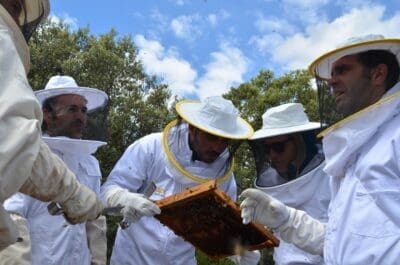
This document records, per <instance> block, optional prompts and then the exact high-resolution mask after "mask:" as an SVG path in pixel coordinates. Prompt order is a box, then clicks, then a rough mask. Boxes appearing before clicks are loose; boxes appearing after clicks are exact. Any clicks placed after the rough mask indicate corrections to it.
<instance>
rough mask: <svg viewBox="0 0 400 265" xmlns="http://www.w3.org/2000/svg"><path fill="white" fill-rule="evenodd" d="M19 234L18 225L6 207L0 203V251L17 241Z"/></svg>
mask: <svg viewBox="0 0 400 265" xmlns="http://www.w3.org/2000/svg"><path fill="white" fill-rule="evenodd" d="M18 235H19V234H18V229H17V225H16V224H15V223H14V221H13V220H12V219H11V217H10V214H9V213H8V212H7V211H6V210H5V209H4V207H3V204H0V251H1V250H3V249H5V248H6V247H7V246H9V245H11V244H13V243H15V242H17V239H18Z"/></svg>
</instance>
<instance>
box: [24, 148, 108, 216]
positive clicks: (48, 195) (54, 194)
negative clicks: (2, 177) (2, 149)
mask: <svg viewBox="0 0 400 265" xmlns="http://www.w3.org/2000/svg"><path fill="white" fill-rule="evenodd" d="M20 192H22V193H25V194H27V195H30V196H32V197H34V198H36V199H39V200H41V201H53V202H57V203H59V204H60V205H61V206H62V208H63V210H64V215H65V217H66V219H67V220H68V221H69V222H70V223H72V224H76V223H82V222H86V221H90V220H94V219H96V218H97V217H99V215H100V213H101V211H102V210H103V208H104V206H103V204H102V202H101V201H100V199H99V198H98V197H97V196H96V194H95V193H94V192H93V191H92V190H90V189H89V188H87V187H86V186H85V185H83V184H80V183H79V182H78V181H77V180H76V178H75V175H74V174H73V173H72V172H71V171H70V170H69V169H68V168H67V166H66V165H65V164H64V162H63V161H62V160H61V159H60V158H59V157H58V156H56V155H55V154H53V153H52V152H51V151H50V149H49V148H48V146H47V145H46V144H45V143H43V142H41V144H40V150H39V154H38V156H37V158H36V160H35V162H34V164H33V168H32V173H31V175H30V176H29V177H28V179H27V180H26V181H25V183H24V184H23V185H22V186H21V188H20Z"/></svg>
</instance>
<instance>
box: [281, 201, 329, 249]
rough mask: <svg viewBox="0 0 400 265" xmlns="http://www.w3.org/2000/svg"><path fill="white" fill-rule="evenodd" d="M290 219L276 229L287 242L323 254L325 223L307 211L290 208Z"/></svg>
mask: <svg viewBox="0 0 400 265" xmlns="http://www.w3.org/2000/svg"><path fill="white" fill-rule="evenodd" d="M288 210H289V213H290V214H289V219H288V220H287V222H286V223H284V224H282V225H281V226H279V227H278V228H277V229H276V230H277V231H279V233H280V236H281V238H282V239H283V240H285V241H286V242H290V243H292V244H294V245H295V246H297V247H298V248H300V249H302V250H304V251H306V252H308V253H311V254H314V255H321V256H322V255H323V252H324V240H325V224H324V223H321V222H320V221H318V220H316V219H314V218H312V217H311V216H310V215H308V214H307V213H306V212H303V211H301V210H296V209H294V208H289V207H288Z"/></svg>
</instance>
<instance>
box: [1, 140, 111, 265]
mask: <svg viewBox="0 0 400 265" xmlns="http://www.w3.org/2000/svg"><path fill="white" fill-rule="evenodd" d="M43 139H44V141H45V142H46V143H47V144H48V145H49V146H50V147H51V149H52V151H53V152H54V153H56V154H57V155H58V156H59V157H60V158H61V159H62V160H63V161H64V162H65V163H66V164H67V165H68V167H69V168H70V169H71V170H72V172H74V173H75V174H76V177H77V179H78V181H79V182H80V183H82V184H84V185H86V186H87V187H89V188H90V189H91V190H93V191H95V192H96V194H100V181H101V172H100V168H99V163H98V161H97V160H96V158H95V157H94V156H92V155H91V154H92V153H94V152H95V151H96V150H97V148H98V147H99V146H101V145H104V144H105V143H103V142H97V141H86V140H76V139H69V138H64V137H63V138H59V137H43ZM47 205H48V203H45V202H41V201H39V200H36V199H34V198H32V197H29V196H26V195H24V194H21V193H17V194H15V195H14V196H12V197H11V198H9V199H8V200H6V202H5V208H6V209H7V210H8V211H9V212H13V213H17V214H19V215H20V216H22V217H24V218H26V219H27V221H28V227H29V233H30V240H31V256H32V261H31V264H33V265H77V264H79V265H81V264H82V265H89V264H91V252H90V250H89V247H88V240H89V239H90V236H89V235H88V234H87V232H86V226H87V223H82V224H77V225H71V224H69V223H67V222H66V220H65V218H64V217H63V216H62V215H59V216H51V215H50V214H49V213H48V211H47ZM92 222H98V220H95V221H92ZM103 222H104V220H103ZM88 223H90V222H88ZM104 225H105V224H104ZM93 233H94V234H96V235H95V236H97V238H96V240H97V241H98V242H97V243H98V245H99V244H100V246H98V245H95V246H93V247H96V246H98V247H100V248H101V250H102V252H103V253H102V254H103V255H104V258H103V261H102V263H99V264H104V265H105V262H106V253H105V250H106V231H105V227H102V228H101V229H99V230H98V231H95V232H93ZM25 240H26V239H25ZM16 244H19V243H16ZM7 251H8V249H6V250H5V252H7ZM2 254H4V253H2ZM0 257H1V255H0ZM15 262H17V261H15ZM0 263H1V262H0ZM17 263H18V262H17ZM17 263H15V264H17Z"/></svg>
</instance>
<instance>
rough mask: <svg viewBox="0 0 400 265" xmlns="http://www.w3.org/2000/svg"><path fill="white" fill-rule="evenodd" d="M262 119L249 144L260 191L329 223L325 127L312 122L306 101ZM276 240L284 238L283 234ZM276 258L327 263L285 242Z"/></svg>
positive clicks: (277, 260)
mask: <svg viewBox="0 0 400 265" xmlns="http://www.w3.org/2000/svg"><path fill="white" fill-rule="evenodd" d="M262 121H263V125H262V128H261V129H259V130H257V131H256V132H255V133H254V135H253V136H252V137H251V138H250V141H249V144H250V146H251V148H252V151H253V154H254V159H255V161H256V170H257V178H256V180H255V184H254V185H255V187H256V188H257V189H258V190H260V191H262V192H265V193H266V194H268V195H270V196H273V197H274V198H276V199H278V200H280V201H281V202H282V203H285V204H286V205H288V206H290V207H293V208H296V209H299V210H303V211H305V212H307V213H308V214H309V215H310V216H312V217H314V218H316V219H318V220H320V221H322V222H326V221H327V210H328V204H329V198H330V190H329V177H328V176H327V175H326V174H325V173H324V172H323V171H322V168H323V166H324V156H323V154H322V150H321V146H320V145H319V144H317V141H316V137H315V130H316V129H319V128H320V125H321V124H320V123H319V122H310V121H309V119H308V117H307V114H306V113H305V112H304V107H303V105H302V104H300V103H287V104H282V105H279V106H276V107H272V108H269V109H267V111H266V112H265V113H264V114H263V116H262ZM276 236H277V237H278V238H280V236H279V232H277V233H276ZM273 258H274V262H275V264H277V265H288V264H323V257H322V256H321V255H312V254H310V253H307V252H305V251H303V250H301V249H299V248H297V247H296V246H294V245H293V244H289V243H287V242H285V241H283V240H281V242H280V244H279V247H276V248H274V254H273Z"/></svg>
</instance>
